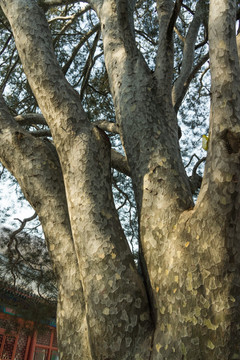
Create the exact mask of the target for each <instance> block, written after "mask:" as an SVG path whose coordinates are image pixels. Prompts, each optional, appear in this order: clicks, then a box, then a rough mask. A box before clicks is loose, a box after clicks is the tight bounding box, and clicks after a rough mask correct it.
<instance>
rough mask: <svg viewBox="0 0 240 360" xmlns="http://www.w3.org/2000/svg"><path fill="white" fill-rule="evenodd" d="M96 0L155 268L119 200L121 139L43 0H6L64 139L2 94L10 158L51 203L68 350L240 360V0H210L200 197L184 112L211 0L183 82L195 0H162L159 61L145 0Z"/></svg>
mask: <svg viewBox="0 0 240 360" xmlns="http://www.w3.org/2000/svg"><path fill="white" fill-rule="evenodd" d="M42 3H43V4H44V3H46V4H45V5H49V6H51V3H52V2H51V1H45V2H44V1H43V2H42ZM53 3H54V2H53ZM55 3H56V2H55ZM62 3H64V1H63V2H62ZM88 3H89V5H91V7H92V8H93V9H94V10H95V11H96V13H97V16H98V18H99V21H100V24H101V32H102V38H103V45H104V55H105V64H106V68H107V72H108V77H109V83H110V89H111V94H112V98H113V102H114V106H115V113H116V121H117V125H116V126H117V129H118V131H119V133H120V136H121V140H122V143H123V146H124V150H125V153H126V158H127V162H126V159H124V162H123V159H122V158H121V159H120V165H119V166H120V168H121V166H122V167H124V169H127V170H126V171H127V172H128V175H131V177H132V182H133V187H134V192H135V198H136V203H137V210H138V217H139V229H140V231H139V232H140V235H139V236H140V248H141V261H142V268H143V274H144V280H143V279H142V277H140V275H139V274H138V272H137V270H136V266H135V264H134V261H133V256H132V254H131V252H130V249H129V246H128V243H127V241H126V238H125V235H124V233H123V230H122V228H121V225H120V222H119V219H118V215H117V211H116V209H115V206H114V202H113V196H112V190H111V166H110V165H111V149H110V142H109V140H108V138H106V136H105V133H104V132H103V130H102V129H101V128H100V127H98V126H95V125H94V124H92V123H90V121H89V120H88V118H87V115H86V113H85V112H84V110H83V107H82V105H81V102H80V97H79V95H78V94H77V93H76V92H75V91H74V90H73V88H72V87H71V86H70V84H69V83H68V82H67V80H66V79H65V77H64V74H63V72H62V70H61V68H60V67H59V64H58V62H57V60H56V57H55V55H54V50H53V46H52V39H51V34H50V31H49V29H48V25H47V22H46V19H45V15H44V13H43V11H42V9H41V8H40V7H38V5H37V3H36V2H34V1H32V0H7V1H6V0H0V5H1V7H2V10H3V11H4V13H5V15H6V17H7V19H8V21H9V23H10V25H11V29H12V31H13V34H14V38H15V42H16V46H17V49H18V52H19V56H20V58H21V62H22V66H23V68H24V71H25V74H26V76H27V79H28V82H29V84H30V86H31V89H32V91H33V93H34V95H35V97H36V100H37V102H38V105H39V107H40V109H41V111H42V114H43V116H44V118H45V120H46V122H47V124H48V126H49V128H50V130H51V134H52V137H53V142H54V146H55V147H54V146H53V145H52V144H51V143H46V142H43V141H42V140H40V139H36V138H33V137H32V136H31V135H29V134H28V133H26V132H24V131H23V130H22V128H21V127H20V125H18V123H17V122H16V120H15V119H14V118H12V117H11V115H10V113H9V111H8V109H7V108H6V105H5V104H4V100H3V99H1V103H0V138H1V145H0V159H1V161H2V163H3V164H4V165H5V166H6V167H7V168H8V169H9V170H10V171H11V172H12V174H13V175H14V176H15V177H16V179H17V180H18V182H19V184H20V185H21V187H22V190H23V192H24V194H25V196H26V198H27V199H28V200H29V202H30V203H31V205H32V206H33V207H34V209H35V210H36V211H37V213H38V215H39V218H40V220H41V223H42V225H43V229H44V233H45V236H46V239H47V243H48V248H49V252H50V254H51V258H52V261H53V264H54V269H55V272H56V276H57V281H58V289H59V301H58V314H57V324H58V339H59V349H60V355H61V359H74V360H75V359H86V360H88V359H91V360H107V359H111V360H113V359H117V360H118V359H119V360H123V359H135V360H141V359H142V360H148V359H149V360H150V359H151V360H163V359H168V360H171V359H176V360H177V359H178V360H179V359H187V360H191V359H199V360H208V359H209V360H210V359H211V360H217V359H219V360H222V359H240V346H239V338H240V334H239V324H240V318H239V300H240V228H239V227H240V223H239V218H240V210H239V208H240V198H239V177H240V166H239V161H240V157H239V154H240V118H239V117H240V111H239V110H240V109H239V106H240V105H239V104H240V98H239V80H240V79H239V76H240V73H239V60H238V54H237V46H236V37H235V17H236V1H233V0H211V1H210V11H209V46H210V61H211V76H212V104H211V117H210V145H209V150H208V156H207V163H206V169H205V174H204V179H203V183H202V187H201V191H200V194H199V197H198V200H197V203H196V205H195V206H194V204H193V200H192V195H191V190H190V187H189V182H188V179H187V176H186V173H185V170H184V167H183V164H182V160H181V155H180V150H179V144H178V125H177V118H176V112H177V110H178V108H179V106H180V104H181V102H182V99H183V97H184V95H185V93H186V90H187V85H186V84H188V80H189V79H190V77H191V76H192V75H191V73H192V69H193V65H194V48H195V43H196V39H197V34H198V31H199V27H200V26H201V24H202V23H203V22H204V21H205V15H206V13H207V11H208V8H207V1H204V0H199V1H198V4H197V7H196V12H195V16H194V18H193V21H192V24H191V26H190V28H189V31H188V33H187V36H186V38H185V44H184V55H183V56H184V58H183V60H184V63H183V66H182V69H181V72H180V76H179V78H178V80H177V81H176V82H175V84H174V86H173V88H172V71H173V66H172V64H173V38H172V34H173V27H174V23H175V20H176V17H177V16H178V12H179V9H180V6H181V1H176V3H174V2H172V1H167V0H157V1H156V6H157V13H158V18H159V29H160V31H159V51H158V54H157V58H156V67H155V70H154V71H153V72H151V71H150V69H149V67H148V66H147V64H146V62H145V60H144V58H143V56H142V54H141V53H140V51H139V49H138V48H137V46H136V42H135V37H134V23H133V11H134V6H135V1H133V0H89V1H88ZM33 20H34V21H33ZM112 158H113V159H116V161H118V158H117V155H116V154H114V153H113V154H112Z"/></svg>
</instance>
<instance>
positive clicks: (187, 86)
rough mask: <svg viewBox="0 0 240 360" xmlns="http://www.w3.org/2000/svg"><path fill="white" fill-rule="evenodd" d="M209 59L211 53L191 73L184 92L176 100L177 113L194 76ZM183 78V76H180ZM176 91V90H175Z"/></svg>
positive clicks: (184, 86) (185, 83) (175, 108)
mask: <svg viewBox="0 0 240 360" xmlns="http://www.w3.org/2000/svg"><path fill="white" fill-rule="evenodd" d="M208 59H209V53H207V54H206V55H204V56H203V57H202V58H201V59H200V60H199V62H198V63H197V65H196V66H195V67H194V68H193V69H192V71H191V72H190V73H189V75H188V78H187V79H186V80H185V82H184V84H183V86H182V90H181V93H179V96H178V98H177V99H176V100H177V101H176V102H175V103H173V105H174V110H175V112H176V113H177V112H178V110H179V107H180V106H181V103H182V101H183V99H184V96H185V95H186V92H187V90H188V88H189V85H190V83H191V81H192V79H193V78H194V76H195V75H196V74H197V72H198V71H199V70H200V69H201V67H202V66H203V65H204V64H205V62H206V61H207V60H208ZM180 76H181V75H180ZM173 91H174V90H173Z"/></svg>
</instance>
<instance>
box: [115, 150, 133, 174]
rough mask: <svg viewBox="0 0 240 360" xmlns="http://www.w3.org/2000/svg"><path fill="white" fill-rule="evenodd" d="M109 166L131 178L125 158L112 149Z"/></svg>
mask: <svg viewBox="0 0 240 360" xmlns="http://www.w3.org/2000/svg"><path fill="white" fill-rule="evenodd" d="M111 166H112V167H113V168H114V169H116V170H117V171H119V172H121V173H123V174H125V175H127V176H131V171H130V168H129V165H128V162H127V158H126V157H125V156H123V155H121V154H120V153H119V152H117V151H116V150H113V149H111Z"/></svg>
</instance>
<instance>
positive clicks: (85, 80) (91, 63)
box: [80, 30, 102, 100]
mask: <svg viewBox="0 0 240 360" xmlns="http://www.w3.org/2000/svg"><path fill="white" fill-rule="evenodd" d="M100 34H101V32H100V30H98V31H97V34H96V36H95V39H94V41H93V44H92V47H91V49H90V51H89V55H88V58H87V61H86V63H85V66H84V68H83V81H82V86H81V91H80V99H81V100H82V99H83V95H84V91H85V89H86V86H87V83H88V79H89V77H90V74H91V70H92V68H93V66H94V64H95V62H96V60H97V59H98V57H99V56H101V55H102V53H101V54H99V55H97V56H96V57H95V58H94V54H95V51H96V48H97V45H98V41H99V39H100Z"/></svg>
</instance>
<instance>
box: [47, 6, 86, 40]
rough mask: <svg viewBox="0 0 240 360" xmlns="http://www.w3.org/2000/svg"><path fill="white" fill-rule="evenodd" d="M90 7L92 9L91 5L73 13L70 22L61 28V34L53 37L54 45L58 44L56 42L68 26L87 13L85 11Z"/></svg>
mask: <svg viewBox="0 0 240 360" xmlns="http://www.w3.org/2000/svg"><path fill="white" fill-rule="evenodd" d="M90 9H91V6H86V7H85V8H84V9H82V10H80V11H78V12H77V13H76V14H74V15H72V16H71V19H70V21H68V22H67V23H66V24H65V25H64V26H63V27H62V29H61V30H60V32H59V34H58V35H57V36H56V37H55V38H54V39H53V45H54V46H55V45H56V43H57V41H58V40H59V38H60V37H61V35H63V34H64V32H65V31H66V30H67V28H69V26H71V25H72V24H73V23H74V21H75V20H76V19H78V18H79V17H80V16H82V15H83V14H85V13H86V12H87V11H89V10H90ZM53 20H55V18H54V19H52V21H53ZM50 22H51V20H49V21H48V23H50ZM84 36H85V35H84Z"/></svg>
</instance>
